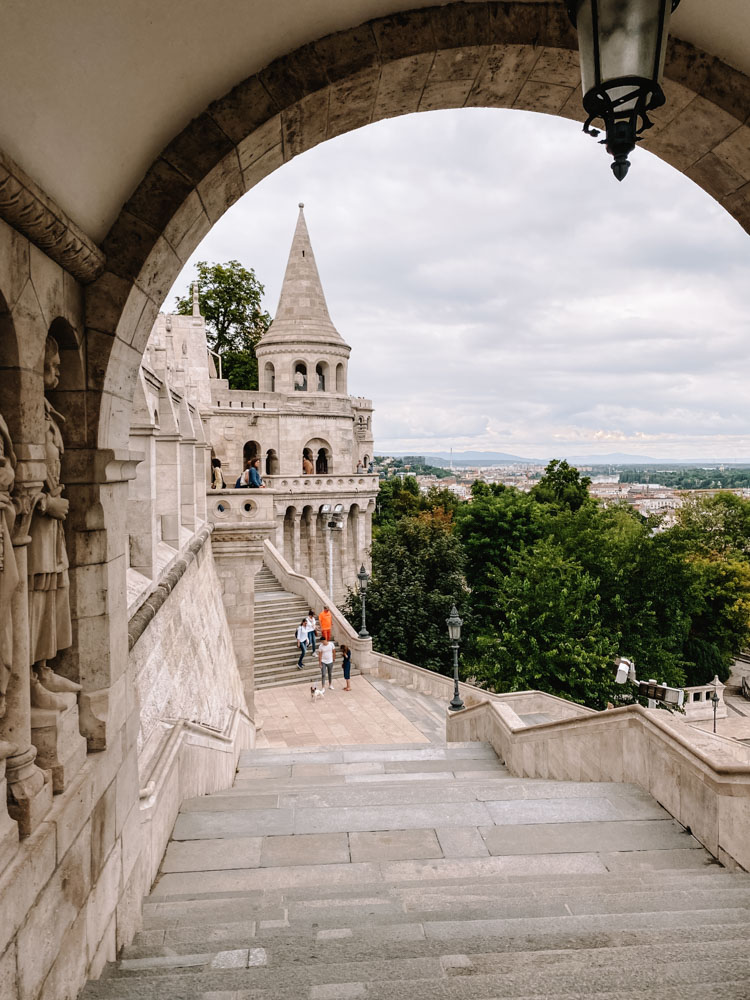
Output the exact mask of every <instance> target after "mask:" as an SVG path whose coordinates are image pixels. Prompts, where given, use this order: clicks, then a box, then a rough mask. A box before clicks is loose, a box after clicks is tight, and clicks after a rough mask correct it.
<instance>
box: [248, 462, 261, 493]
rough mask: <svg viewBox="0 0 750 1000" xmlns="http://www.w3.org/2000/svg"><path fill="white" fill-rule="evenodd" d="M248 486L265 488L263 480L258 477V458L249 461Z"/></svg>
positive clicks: (258, 488)
mask: <svg viewBox="0 0 750 1000" xmlns="http://www.w3.org/2000/svg"><path fill="white" fill-rule="evenodd" d="M249 480H250V481H249V483H248V485H249V487H250V489H251V490H261V489H265V487H264V486H263V480H262V479H261V477H260V459H259V458H254V459H253V460H252V462H251V463H250V473H249Z"/></svg>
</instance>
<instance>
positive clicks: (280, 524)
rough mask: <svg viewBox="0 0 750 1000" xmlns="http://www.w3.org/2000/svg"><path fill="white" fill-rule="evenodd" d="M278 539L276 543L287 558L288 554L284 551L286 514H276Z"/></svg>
mask: <svg viewBox="0 0 750 1000" xmlns="http://www.w3.org/2000/svg"><path fill="white" fill-rule="evenodd" d="M275 516H276V541H275V542H274V545H275V546H276V548H277V549H278V551H279V552H280V553H281V555H282V557H283V558H284V559H286V554H285V553H284V515H283V514H276V515H275Z"/></svg>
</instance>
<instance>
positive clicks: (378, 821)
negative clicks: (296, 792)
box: [294, 802, 491, 833]
mask: <svg viewBox="0 0 750 1000" xmlns="http://www.w3.org/2000/svg"><path fill="white" fill-rule="evenodd" d="M488 822H491V817H490V814H489V812H488V810H487V808H486V806H485V805H484V803H482V802H461V803H454V802H447V803H440V802H438V803H435V804H432V805H430V804H424V805H419V804H417V805H411V806H409V805H399V806H364V807H362V808H359V809H347V808H331V809H297V810H296V812H295V816H294V832H295V833H327V832H331V833H333V832H336V831H343V830H346V831H349V832H365V831H374V830H411V829H427V828H433V829H434V827H436V826H438V825H439V826H444V827H445V826H467V825H469V826H481V825H483V824H486V823H488Z"/></svg>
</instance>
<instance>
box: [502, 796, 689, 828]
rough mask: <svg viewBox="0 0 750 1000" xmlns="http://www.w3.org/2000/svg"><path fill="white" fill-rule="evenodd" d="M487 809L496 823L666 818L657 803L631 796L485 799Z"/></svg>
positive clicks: (513, 824) (584, 821)
mask: <svg viewBox="0 0 750 1000" xmlns="http://www.w3.org/2000/svg"><path fill="white" fill-rule="evenodd" d="M485 805H486V806H487V811H488V812H489V814H490V816H491V817H492V819H493V822H495V823H496V824H497V825H499V826H515V825H518V824H527V823H579V822H583V823H586V822H591V821H592V820H610V821H617V820H620V819H623V820H640V819H669V818H670V817H669V814H668V813H667V812H666V810H664V809H662V808H661V806H660V805H658V803H656V802H654V800H653V799H651V800H640V799H634V798H630V799H628V798H625V797H623V798H621V799H616V800H614V801H613V800H612V799H611V798H608V797H607V798H582V797H581V798H574V799H524V800H523V801H520V802H519V801H516V802H489V801H487V800H485Z"/></svg>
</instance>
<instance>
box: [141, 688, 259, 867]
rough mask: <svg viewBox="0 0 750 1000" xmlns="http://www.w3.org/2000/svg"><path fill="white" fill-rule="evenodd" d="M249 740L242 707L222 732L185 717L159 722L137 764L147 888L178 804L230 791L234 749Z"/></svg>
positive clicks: (244, 746)
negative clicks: (211, 793)
mask: <svg viewBox="0 0 750 1000" xmlns="http://www.w3.org/2000/svg"><path fill="white" fill-rule="evenodd" d="M253 742H254V735H253V723H252V720H251V719H250V718H249V717H248V715H247V713H246V712H245V711H244V709H242V708H236V707H235V708H230V709H229V711H228V719H227V724H226V726H225V727H224V729H223V730H222V731H220V730H217V729H212V728H210V727H208V726H204V725H201V724H200V723H195V722H189V721H188V720H187V719H163V720H162V722H161V725H160V727H159V729H158V730H157V731H155V732H154V734H153V736H152V739H151V740H150V742H149V744H147V745H146V747H144V751H143V753H142V754H141V757H140V760H139V762H138V764H139V768H138V769H139V773H140V774H141V775H142V778H141V780H142V781H143V784H142V785H141V788H140V795H139V797H140V817H141V831H142V837H143V840H142V843H143V852H144V862H145V865H146V870H147V875H148V878H147V883H148V885H151V883H152V882H153V880H154V879H155V878H156V875H157V873H158V871H159V865H160V864H161V862H162V858H163V856H164V851H165V849H166V845H167V842H168V841H169V837H170V834H171V832H172V828H173V827H174V824H175V820H176V819H177V813H178V812H179V809H180V804H181V803H182V802H183V801H184V800H185V799H189V798H195V797H196V796H198V795H207V794H208V793H210V792H215V791H219V790H221V789H226V788H230V787H231V785H232V782H233V781H234V774H235V771H236V769H237V760H238V759H239V755H240V751H242V750H245V749H247V748H249V747H251V746H252V745H253Z"/></svg>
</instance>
